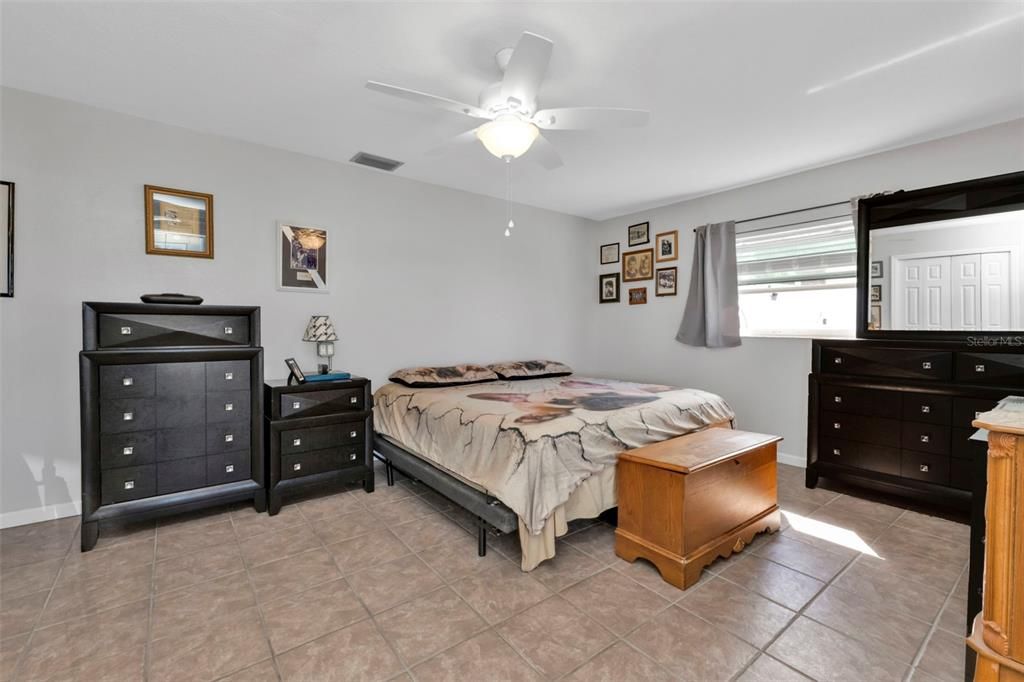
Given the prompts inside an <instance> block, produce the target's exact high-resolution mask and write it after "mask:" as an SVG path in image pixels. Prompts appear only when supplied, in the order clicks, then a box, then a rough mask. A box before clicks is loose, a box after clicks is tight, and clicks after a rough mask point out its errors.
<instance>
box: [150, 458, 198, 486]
mask: <svg viewBox="0 0 1024 682" xmlns="http://www.w3.org/2000/svg"><path fill="white" fill-rule="evenodd" d="M204 485H206V457H189V458H188V459H176V460H172V461H169V462H157V464H156V491H157V493H158V494H160V495H166V494H167V493H176V492H179V491H182V490H191V489H192V488H201V487H203V486H204Z"/></svg>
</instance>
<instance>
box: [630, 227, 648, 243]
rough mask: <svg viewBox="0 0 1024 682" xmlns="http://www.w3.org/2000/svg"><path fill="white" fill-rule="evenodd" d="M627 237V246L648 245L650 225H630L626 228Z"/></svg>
mask: <svg viewBox="0 0 1024 682" xmlns="http://www.w3.org/2000/svg"><path fill="white" fill-rule="evenodd" d="M627 232H628V235H629V241H628V244H629V246H640V245H641V244H648V243H650V241H651V224H650V223H637V224H636V225H630V226H629V227H628V228H627Z"/></svg>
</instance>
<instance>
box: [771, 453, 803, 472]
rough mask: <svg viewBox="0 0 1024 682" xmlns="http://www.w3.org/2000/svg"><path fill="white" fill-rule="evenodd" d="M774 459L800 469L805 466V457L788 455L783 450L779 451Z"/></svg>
mask: <svg viewBox="0 0 1024 682" xmlns="http://www.w3.org/2000/svg"><path fill="white" fill-rule="evenodd" d="M776 459H777V460H778V461H779V463H780V464H788V465H789V466H792V467H800V468H801V469H806V468H807V458H806V457H800V456H798V455H790V454H788V453H785V452H780V453H778V455H777V456H776Z"/></svg>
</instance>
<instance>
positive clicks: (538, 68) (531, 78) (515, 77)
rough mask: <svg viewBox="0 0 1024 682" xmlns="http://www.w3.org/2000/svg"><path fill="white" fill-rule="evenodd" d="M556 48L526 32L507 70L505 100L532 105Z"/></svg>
mask: <svg viewBox="0 0 1024 682" xmlns="http://www.w3.org/2000/svg"><path fill="white" fill-rule="evenodd" d="M553 46H554V43H552V42H551V41H550V40H548V39H547V38H544V37H542V36H539V35H537V34H536V33H530V32H529V31H523V35H522V36H521V37H520V38H519V42H518V43H516V47H515V49H514V50H513V51H512V56H511V57H510V58H509V60H508V65H507V66H506V67H505V77H504V78H503V79H502V81H501V96H502V97H503V98H505V99H508V98H509V97H513V98H515V99H517V100H519V101H520V102H521V103H522V104H525V105H530V104H532V103H533V102H534V100H536V99H537V92H538V91H539V90H540V84H541V83H542V82H543V81H544V76H545V75H547V72H548V62H550V61H551V48H552V47H553Z"/></svg>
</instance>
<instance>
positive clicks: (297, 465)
mask: <svg viewBox="0 0 1024 682" xmlns="http://www.w3.org/2000/svg"><path fill="white" fill-rule="evenodd" d="M292 471H302V462H296V463H295V464H293V465H292Z"/></svg>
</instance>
